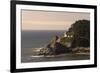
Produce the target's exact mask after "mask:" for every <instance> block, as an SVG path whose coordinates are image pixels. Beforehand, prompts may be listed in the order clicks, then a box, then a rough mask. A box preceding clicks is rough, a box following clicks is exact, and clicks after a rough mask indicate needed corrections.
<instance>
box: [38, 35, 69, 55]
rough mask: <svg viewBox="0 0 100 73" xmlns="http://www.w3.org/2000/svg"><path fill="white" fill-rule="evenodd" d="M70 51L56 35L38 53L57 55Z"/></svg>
mask: <svg viewBox="0 0 100 73" xmlns="http://www.w3.org/2000/svg"><path fill="white" fill-rule="evenodd" d="M67 52H70V49H69V48H67V47H66V46H65V45H63V44H61V43H60V38H59V37H58V36H56V37H54V38H53V40H52V41H51V42H50V43H49V44H48V45H46V46H45V47H44V48H42V49H41V50H40V53H39V55H58V54H64V53H67Z"/></svg>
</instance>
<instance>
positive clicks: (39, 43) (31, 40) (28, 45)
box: [21, 30, 89, 63]
mask: <svg viewBox="0 0 100 73" xmlns="http://www.w3.org/2000/svg"><path fill="white" fill-rule="evenodd" d="M65 31H66V30H23V31H21V62H25V63H26V62H44V61H62V60H85V59H89V56H86V55H73V54H70V55H69V54H68V55H66V56H62V57H47V58H44V57H34V52H33V50H34V48H41V47H44V46H46V45H47V44H48V43H49V42H50V41H51V40H52V38H53V37H55V36H59V37H60V36H62V35H63V33H64V32H65Z"/></svg>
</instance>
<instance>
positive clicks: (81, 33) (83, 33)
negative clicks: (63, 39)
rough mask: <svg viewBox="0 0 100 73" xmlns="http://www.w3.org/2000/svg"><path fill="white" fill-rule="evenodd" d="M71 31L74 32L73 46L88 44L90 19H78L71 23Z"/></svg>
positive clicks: (85, 45) (86, 45)
mask: <svg viewBox="0 0 100 73" xmlns="http://www.w3.org/2000/svg"><path fill="white" fill-rule="evenodd" d="M71 31H73V32H74V40H73V43H72V46H73V47H77V46H83V47H89V46H90V21H89V20H79V21H76V22H75V23H74V24H72V27H71Z"/></svg>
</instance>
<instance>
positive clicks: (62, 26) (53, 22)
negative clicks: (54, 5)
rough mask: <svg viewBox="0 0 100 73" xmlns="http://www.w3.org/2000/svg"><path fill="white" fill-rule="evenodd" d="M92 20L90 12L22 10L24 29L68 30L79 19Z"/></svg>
mask: <svg viewBox="0 0 100 73" xmlns="http://www.w3.org/2000/svg"><path fill="white" fill-rule="evenodd" d="M83 19H85V20H90V14H89V13H79V12H61V11H60V12H58V11H57V12H54V11H35V10H22V11H21V24H22V30H68V28H69V27H70V26H71V24H73V23H74V22H75V21H77V20H83Z"/></svg>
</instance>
